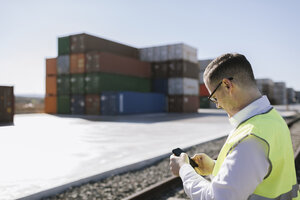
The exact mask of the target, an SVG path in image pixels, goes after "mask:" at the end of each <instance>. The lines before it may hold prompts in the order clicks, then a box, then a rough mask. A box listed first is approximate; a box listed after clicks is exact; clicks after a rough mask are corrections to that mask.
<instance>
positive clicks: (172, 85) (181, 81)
mask: <svg viewBox="0 0 300 200" xmlns="http://www.w3.org/2000/svg"><path fill="white" fill-rule="evenodd" d="M168 94H169V95H197V96H198V95H199V83H198V80H197V79H191V78H169V79H168Z"/></svg>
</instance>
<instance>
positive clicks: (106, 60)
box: [86, 52, 151, 78]
mask: <svg viewBox="0 0 300 200" xmlns="http://www.w3.org/2000/svg"><path fill="white" fill-rule="evenodd" d="M86 71H87V72H106V73H112V74H122V75H128V76H136V77H141V78H150V77H151V65H150V63H148V62H142V61H140V60H138V59H134V58H129V57H125V56H119V55H114V54H111V53H106V52H101V53H99V52H89V53H87V54H86Z"/></svg>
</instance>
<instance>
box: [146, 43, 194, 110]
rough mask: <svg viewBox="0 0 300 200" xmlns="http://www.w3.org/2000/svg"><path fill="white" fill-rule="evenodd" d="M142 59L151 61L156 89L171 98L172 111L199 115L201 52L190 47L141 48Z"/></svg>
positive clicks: (182, 45)
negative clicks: (199, 57) (198, 61)
mask: <svg viewBox="0 0 300 200" xmlns="http://www.w3.org/2000/svg"><path fill="white" fill-rule="evenodd" d="M140 59H141V60H143V61H148V62H151V70H152V78H153V79H152V89H153V91H154V92H159V93H162V94H165V95H168V108H169V112H197V109H198V107H199V97H198V95H199V85H198V74H199V69H198V65H197V49H195V48H193V47H190V46H188V45H186V44H174V45H165V46H157V47H148V48H143V49H140Z"/></svg>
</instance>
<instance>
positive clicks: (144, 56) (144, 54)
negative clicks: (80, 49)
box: [88, 48, 147, 61]
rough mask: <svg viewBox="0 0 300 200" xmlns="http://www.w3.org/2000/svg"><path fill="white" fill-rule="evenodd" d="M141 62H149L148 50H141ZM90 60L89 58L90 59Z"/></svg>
mask: <svg viewBox="0 0 300 200" xmlns="http://www.w3.org/2000/svg"><path fill="white" fill-rule="evenodd" d="M139 53H140V60H142V61H147V49H145V48H144V49H139ZM88 59H89V58H88Z"/></svg>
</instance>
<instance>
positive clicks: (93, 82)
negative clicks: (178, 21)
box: [45, 34, 166, 114]
mask: <svg viewBox="0 0 300 200" xmlns="http://www.w3.org/2000/svg"><path fill="white" fill-rule="evenodd" d="M58 54H59V55H58V57H57V58H56V62H55V59H46V69H47V70H50V68H51V69H52V68H53V66H54V65H56V67H55V69H56V70H57V73H51V74H48V73H47V76H46V97H45V104H46V105H45V112H47V113H56V112H57V113H58V114H100V111H101V110H102V107H101V101H100V99H101V93H104V92H107V91H109V92H121V91H134V92H142V93H149V92H151V81H150V78H151V66H150V63H147V62H143V61H140V60H138V59H137V58H138V49H136V48H133V47H129V46H126V45H123V44H119V43H116V42H112V41H109V40H105V39H102V38H98V37H95V36H91V35H87V34H78V35H72V36H67V37H62V38H58ZM50 88H54V89H55V92H53V91H51V92H50ZM54 89H53V90H54ZM130 95H133V96H135V98H130V97H128V96H130ZM151 95H152V96H155V94H152V93H150V94H149V95H148V96H147V97H149V98H150V97H151ZM125 96H126V98H129V99H131V102H132V103H135V102H136V103H138V102H139V101H141V100H143V99H144V97H143V96H142V95H137V94H136V93H130V92H129V93H126V95H125ZM152 98H154V97H152ZM54 101H55V102H56V105H55V104H54ZM124 102H127V101H124ZM160 103H162V101H161V102H160ZM165 104H166V102H165V101H164V102H163V106H161V107H165ZM125 106H126V105H125ZM159 111H160V112H163V111H165V108H164V109H160V110H159ZM132 112H133V113H138V112H137V111H136V110H134V111H132ZM140 112H145V111H144V110H142V109H140ZM147 112H151V110H147ZM153 112H158V110H157V109H153ZM108 113H109V112H108ZM126 113H127V114H129V113H130V112H129V111H128V110H127V112H126Z"/></svg>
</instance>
